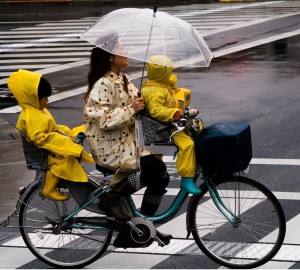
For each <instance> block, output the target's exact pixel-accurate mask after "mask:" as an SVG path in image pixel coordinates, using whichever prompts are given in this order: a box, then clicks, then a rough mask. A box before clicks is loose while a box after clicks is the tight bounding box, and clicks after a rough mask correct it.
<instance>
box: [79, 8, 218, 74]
mask: <svg viewBox="0 0 300 270" xmlns="http://www.w3.org/2000/svg"><path fill="white" fill-rule="evenodd" d="M112 33H113V34H112ZM80 38H82V39H84V40H86V41H88V42H89V43H91V44H93V45H95V46H97V47H100V48H102V49H104V50H106V51H108V52H110V53H112V54H117V55H123V56H127V57H128V58H132V59H136V60H140V61H143V62H149V58H150V57H151V56H153V55H165V56H167V57H168V58H170V59H171V60H172V61H173V64H174V67H175V68H177V67H208V66H209V64H210V62H211V59H212V58H213V55H212V53H211V51H210V49H209V47H208V46H207V44H206V42H205V41H204V39H203V38H202V37H201V35H200V34H199V33H198V32H197V30H196V29H195V28H194V27H193V26H192V25H191V24H189V23H187V22H186V21H183V20H181V19H179V18H176V17H174V16H172V15H170V14H168V13H166V12H161V11H156V8H154V10H151V9H147V8H146V9H139V8H122V9H118V10H115V11H112V12H110V13H108V14H107V15H105V16H103V17H102V18H100V19H99V20H98V21H97V22H96V23H95V24H93V25H92V26H90V27H89V28H88V29H87V30H85V31H84V32H83V33H82V35H81V36H80ZM116 40H118V44H122V45H123V47H125V48H126V50H120V49H119V48H120V46H116Z"/></svg>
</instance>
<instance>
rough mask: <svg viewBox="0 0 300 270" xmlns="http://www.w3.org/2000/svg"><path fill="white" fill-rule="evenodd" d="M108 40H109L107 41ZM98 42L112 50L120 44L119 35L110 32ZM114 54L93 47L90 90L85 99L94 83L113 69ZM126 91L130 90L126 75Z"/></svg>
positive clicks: (124, 78)
mask: <svg viewBox="0 0 300 270" xmlns="http://www.w3.org/2000/svg"><path fill="white" fill-rule="evenodd" d="M105 41H107V42H105ZM96 44H98V45H99V46H101V47H104V48H106V49H108V50H110V51H112V50H113V49H114V48H115V47H116V46H117V44H118V36H117V34H116V33H115V32H109V33H107V34H105V35H103V36H102V37H100V38H99V39H98V40H97V41H96ZM113 56H114V55H113V54H111V53H109V52H108V51H106V50H104V49H102V48H99V47H95V48H93V49H92V53H91V62H90V70H89V73H88V90H87V92H86V94H85V97H84V98H85V99H87V98H88V96H89V94H90V92H91V90H92V88H93V86H94V84H95V82H96V81H98V80H99V79H100V78H101V77H103V76H104V75H105V74H106V73H107V72H109V71H110V70H111V65H110V58H111V57H113ZM123 80H124V86H125V91H126V92H127V91H128V80H127V77H126V76H123Z"/></svg>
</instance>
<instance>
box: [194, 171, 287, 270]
mask: <svg viewBox="0 0 300 270" xmlns="http://www.w3.org/2000/svg"><path fill="white" fill-rule="evenodd" d="M212 185H213V186H215V187H216V189H217V190H218V193H219V195H220V197H221V199H222V201H223V202H224V203H225V204H226V206H227V207H228V208H229V209H230V210H231V211H232V212H233V213H234V214H235V215H236V216H237V217H238V224H237V226H234V225H232V224H231V223H230V222H229V221H228V220H227V218H225V217H224V215H223V214H222V213H221V212H220V211H219V210H218V209H217V207H216V205H215V204H214V202H213V200H212V198H211V197H210V194H209V192H208V190H207V187H206V185H205V184H203V185H202V187H201V188H202V189H203V193H201V194H200V195H198V196H195V197H194V198H193V199H192V201H191V206H190V212H189V217H188V221H189V222H190V228H191V230H192V234H193V237H194V239H195V241H196V243H197V245H198V246H199V247H200V249H201V250H202V251H203V252H204V253H205V254H206V255H207V256H208V257H209V258H211V259H212V260H213V261H215V262H217V263H218V264H220V265H223V266H226V267H230V268H252V267H258V266H260V265H262V264H264V263H266V262H267V261H269V260H271V259H272V258H273V256H275V254H276V253H277V252H278V250H279V249H280V247H281V245H282V243H283V240H284V236H285V230H286V223H285V216H284V212H283V210H282V207H281V205H280V203H279V202H278V200H277V199H276V197H275V196H274V195H273V193H272V192H271V191H270V190H268V189H267V188H266V187H265V186H263V185H262V184H260V183H258V182H256V181H254V180H251V179H249V178H246V177H242V176H230V177H224V178H219V179H214V180H212Z"/></svg>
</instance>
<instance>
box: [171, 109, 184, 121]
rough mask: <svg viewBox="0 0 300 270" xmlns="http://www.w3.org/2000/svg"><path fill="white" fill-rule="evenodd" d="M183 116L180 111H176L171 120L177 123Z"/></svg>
mask: <svg viewBox="0 0 300 270" xmlns="http://www.w3.org/2000/svg"><path fill="white" fill-rule="evenodd" d="M182 116H183V112H182V111H177V112H176V113H174V115H173V119H174V120H175V121H179V120H180V119H181V118H182Z"/></svg>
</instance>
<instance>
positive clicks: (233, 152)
mask: <svg viewBox="0 0 300 270" xmlns="http://www.w3.org/2000/svg"><path fill="white" fill-rule="evenodd" d="M195 147H196V156H197V160H198V162H199V163H200V165H201V167H202V170H203V174H204V175H206V176H208V177H212V176H225V175H232V174H234V173H236V172H239V171H242V170H245V169H246V168H247V167H248V165H249V163H250V161H251V158H252V144H251V132H250V125H249V124H247V123H219V124H215V125H212V126H209V127H206V128H204V130H203V131H202V132H201V133H200V134H199V135H198V136H197V138H196V141H195Z"/></svg>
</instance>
